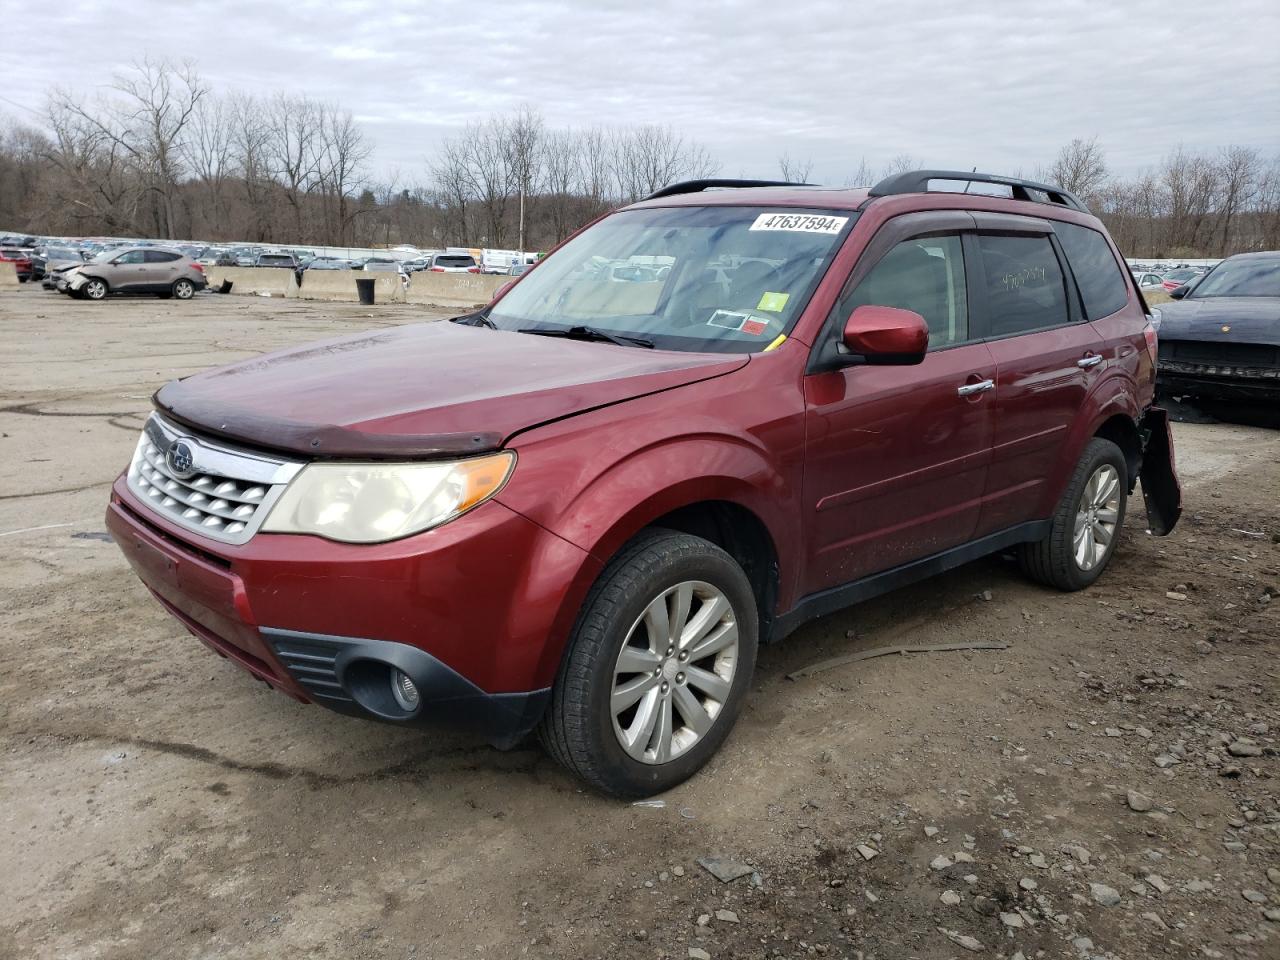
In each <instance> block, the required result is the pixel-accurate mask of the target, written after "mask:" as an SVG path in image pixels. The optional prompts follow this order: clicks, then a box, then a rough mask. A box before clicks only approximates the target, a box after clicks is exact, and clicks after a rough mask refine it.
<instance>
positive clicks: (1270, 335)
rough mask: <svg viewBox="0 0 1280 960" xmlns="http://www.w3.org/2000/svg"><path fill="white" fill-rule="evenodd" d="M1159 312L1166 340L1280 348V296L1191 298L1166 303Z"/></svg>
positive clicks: (1161, 329) (1163, 336) (1162, 337)
mask: <svg viewBox="0 0 1280 960" xmlns="http://www.w3.org/2000/svg"><path fill="white" fill-rule="evenodd" d="M1159 309H1160V337H1161V339H1164V340H1215V341H1219V342H1224V343H1265V344H1274V345H1276V346H1280V297H1206V298H1205V299H1203V300H1198V299H1196V298H1195V297H1191V298H1190V299H1187V300H1175V301H1173V302H1172V303H1162V304H1160V307H1159ZM1223 327H1228V328H1229V329H1227V330H1225V331H1224V330H1223Z"/></svg>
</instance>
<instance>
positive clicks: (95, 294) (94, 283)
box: [80, 277, 107, 300]
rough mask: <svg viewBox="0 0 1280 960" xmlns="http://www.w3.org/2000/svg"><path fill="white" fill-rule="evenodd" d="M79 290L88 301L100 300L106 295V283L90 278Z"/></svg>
mask: <svg viewBox="0 0 1280 960" xmlns="http://www.w3.org/2000/svg"><path fill="white" fill-rule="evenodd" d="M80 289H81V290H82V291H83V292H84V295H85V297H86V298H88V299H89V300H101V299H102V298H103V297H105V296H106V295H107V282H106V281H105V280H99V279H98V278H97V277H91V278H90V279H89V281H88V282H87V283H86V284H85V285H84V286H83V287H81V288H80Z"/></svg>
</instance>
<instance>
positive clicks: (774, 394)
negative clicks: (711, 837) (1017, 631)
mask: <svg viewBox="0 0 1280 960" xmlns="http://www.w3.org/2000/svg"><path fill="white" fill-rule="evenodd" d="M973 183H982V184H985V185H987V189H988V190H989V191H996V190H1000V191H1003V192H1004V193H1006V194H1007V196H981V195H975V194H973V193H969V192H962V191H967V190H968V189H969V186H970V185H971V184H973ZM1155 364H1156V333H1155V330H1154V329H1153V326H1152V323H1151V320H1150V317H1149V316H1148V313H1147V310H1146V306H1145V304H1144V302H1143V299H1142V296H1141V294H1140V293H1139V292H1138V290H1137V288H1136V287H1135V285H1134V283H1133V281H1132V279H1131V278H1130V276H1129V273H1128V271H1127V270H1126V269H1125V265H1124V262H1123V261H1122V260H1121V258H1120V255H1119V253H1118V252H1117V251H1116V249H1115V247H1114V245H1113V244H1112V243H1111V241H1110V240H1109V239H1108V237H1107V235H1106V233H1105V231H1104V230H1103V228H1102V226H1101V224H1100V223H1099V222H1098V220H1096V219H1095V218H1094V217H1092V216H1090V215H1089V213H1088V212H1087V211H1086V209H1085V208H1084V206H1083V204H1081V203H1080V201H1079V200H1077V199H1076V198H1075V197H1074V196H1072V195H1071V194H1070V193H1068V192H1066V191H1064V190H1062V189H1060V188H1058V187H1054V186H1050V185H1046V184H1037V183H1030V182H1027V181H1022V180H1015V179H1011V178H1002V177H995V176H989V175H985V174H976V173H953V172H947V171H917V172H913V173H905V174H901V175H898V176H895V177H892V178H890V179H888V180H885V181H883V182H882V183H880V184H878V185H877V186H875V187H873V188H872V189H870V190H867V189H825V188H821V187H813V186H807V185H794V184H765V183H761V182H758V181H732V180H730V181H726V180H714V181H695V182H691V183H684V184H678V185H675V186H672V187H668V188H666V189H664V190H661V191H659V192H658V193H656V194H654V195H653V196H651V197H649V198H648V199H647V200H645V201H644V202H641V203H637V204H634V205H632V206H630V207H627V208H625V209H623V210H620V211H617V212H614V213H612V214H610V215H608V216H605V217H603V218H602V219H600V220H598V221H597V222H595V223H593V224H591V225H590V226H588V227H586V228H585V229H583V230H582V231H580V232H579V233H578V234H576V235H575V236H573V237H572V238H571V239H569V240H568V241H567V242H565V243H564V244H563V245H562V246H561V247H560V248H559V249H557V250H556V251H555V252H554V253H553V254H552V255H551V256H549V257H548V258H546V259H545V260H544V261H543V262H541V263H539V264H538V265H537V267H536V268H535V269H533V270H531V271H529V272H528V273H527V274H525V275H524V276H523V277H521V278H520V279H519V281H517V282H515V284H514V285H513V286H511V287H509V288H507V289H506V290H505V291H503V292H501V293H500V294H499V295H498V297H497V298H496V299H495V300H494V301H493V302H492V303H491V304H489V305H488V306H487V307H486V308H484V309H483V310H481V311H479V312H477V313H473V314H470V315H467V316H464V317H458V318H456V319H455V320H453V321H452V322H443V323H424V324H420V325H412V326H404V327H399V328H394V329H383V330H378V331H376V332H371V333H362V334H358V335H355V336H348V337H343V338H340V339H336V340H330V341H327V342H324V343H319V344H314V345H310V346H304V347H298V348H296V349H291V350H285V351H282V352H280V353H275V354H271V355H268V356H264V357H260V358H258V359H254V360H247V361H244V362H241V363H237V364H234V365H232V366H229V367H223V368H221V369H217V370H212V371H209V372H207V373H201V374H198V375H196V376H193V377H189V378H187V379H185V380H180V381H176V382H174V383H170V384H168V385H166V386H165V387H163V388H162V389H161V390H160V391H159V392H158V393H157V394H156V396H155V407H156V411H155V413H154V414H153V415H152V416H151V418H150V421H149V422H148V424H147V426H146V429H145V430H144V432H143V434H142V437H141V439H140V440H139V442H138V446H137V450H136V451H135V453H134V456H133V461H132V463H131V464H130V466H129V469H128V471H127V473H125V474H124V475H123V476H122V477H121V478H120V479H119V480H118V481H117V482H116V484H115V487H114V490H113V491H112V496H111V503H110V506H109V507H108V512H107V521H108V524H109V526H110V528H111V530H112V532H113V533H114V535H115V539H116V541H117V542H118V543H119V544H120V547H121V549H123V550H124V552H125V554H126V556H127V557H128V558H129V561H130V563H131V564H132V565H133V567H134V569H135V570H136V571H137V573H138V575H139V576H140V577H141V578H142V580H143V582H144V583H145V584H146V585H147V586H148V587H149V588H150V589H151V591H152V592H153V593H154V594H155V596H156V598H157V599H158V600H159V601H160V602H161V603H162V604H163V605H164V607H165V608H166V609H167V610H168V611H169V612H170V613H171V614H173V615H174V616H175V617H177V618H178V620H180V621H181V622H182V623H183V625H184V626H186V627H187V628H188V629H189V630H190V631H191V632H192V633H193V634H195V635H196V636H197V637H199V638H200V639H201V640H203V641H204V642H205V643H206V644H208V645H209V646H210V647H212V648H213V649H214V650H216V651H217V652H218V653H220V654H222V655H224V656H226V657H230V658H231V659H233V660H234V661H236V662H237V663H239V664H240V665H241V666H243V667H244V668H245V669H247V670H248V671H249V672H251V673H252V674H254V675H255V676H257V677H260V678H261V679H263V680H265V681H266V682H267V683H269V684H271V685H272V686H274V687H276V688H278V689H280V690H283V691H285V692H286V693H289V694H291V695H292V696H294V697H296V698H298V699H299V700H304V701H312V702H315V703H319V704H323V705H324V706H326V707H329V708H331V709H333V710H337V711H340V712H343V713H348V714H351V715H354V716H361V717H373V718H377V719H380V720H384V721H389V722H392V723H401V724H417V723H422V722H427V721H440V720H443V721H447V722H451V723H455V724H461V725H466V726H469V727H471V728H473V729H477V730H479V731H481V732H482V733H483V734H484V735H485V736H487V737H488V739H489V740H490V741H491V742H493V743H495V744H497V745H500V746H502V745H511V744H514V743H515V742H517V741H519V740H521V739H523V738H524V737H525V736H527V735H528V734H529V733H530V732H532V731H534V730H537V731H538V733H539V736H540V738H541V740H542V743H543V744H544V745H545V747H546V749H547V750H548V751H549V752H550V753H551V754H552V755H553V756H554V757H555V758H556V759H558V760H559V761H560V762H561V763H563V764H564V765H565V766H566V767H567V768H568V769H569V770H571V771H572V772H574V773H576V774H577V775H579V776H580V777H582V778H583V779H584V780H586V781H587V782H589V783H590V784H592V785H594V786H595V787H597V788H599V789H601V790H604V791H606V792H609V793H613V794H615V795H619V796H628V797H634V796H642V795H645V794H650V793H654V792H657V791H660V790H663V789H666V788H668V787H670V786H672V785H674V784H676V783H678V782H680V781H681V780H683V779H685V778H686V777H688V776H690V775H691V774H692V773H694V772H695V771H696V770H697V769H698V768H699V767H701V766H702V765H703V764H704V763H706V761H707V759H708V758H709V757H710V756H711V755H712V754H713V753H714V752H715V751H716V749H717V748H718V747H719V746H720V744H721V743H722V742H723V741H724V739H725V737H726V736H727V735H728V733H729V730H730V728H731V727H732V725H733V722H734V719H735V717H736V716H737V714H738V711H739V709H740V708H741V706H742V700H743V697H744V696H745V695H746V693H747V689H748V686H749V683H750V679H751V672H752V668H753V666H754V663H755V657H756V647H757V645H758V644H759V643H762V642H766V641H771V640H778V639H780V638H781V637H784V636H786V635H787V634H788V633H790V632H791V631H793V630H795V629H796V628H797V627H798V626H800V625H801V624H802V623H804V622H805V621H806V620H809V619H811V618H813V617H817V616H821V615H823V614H826V613H830V612H831V611H833V610H836V609H838V608H840V607H844V606H846V605H848V604H851V603H855V602H857V601H860V600H863V599H865V598H867V597H870V596H873V595H875V594H878V593H881V592H883V591H885V590H889V589H892V588H893V587H896V586H898V585H901V584H905V583H908V582H911V581H914V580H918V579H920V578H922V577H926V576H929V575H931V574H934V573H937V572H939V571H942V570H946V569H948V568H950V567H954V566H956V565H958V564H961V563H964V562H966V561H968V560H971V559H974V558H976V557H980V556H982V555H984V554H988V553H991V552H993V551H997V550H1008V549H1015V550H1016V551H1017V553H1018V556H1019V557H1020V558H1021V562H1022V566H1023V568H1024V569H1025V570H1026V572H1027V573H1028V574H1029V575H1031V576H1032V577H1034V578H1035V579H1037V580H1039V581H1041V582H1043V583H1046V584H1048V585H1050V586H1053V587H1057V588H1059V589H1062V590H1076V589H1080V588H1082V587H1085V586H1088V585H1089V584H1090V583H1092V582H1093V581H1094V580H1095V579H1096V578H1097V577H1098V576H1099V574H1101V573H1102V571H1103V569H1104V568H1105V567H1106V565H1107V562H1108V561H1109V560H1110V558H1111V556H1112V553H1113V551H1114V550H1115V546H1116V543H1117V541H1118V539H1119V537H1120V532H1121V528H1122V526H1123V524H1124V518H1125V504H1126V500H1127V497H1128V495H1129V494H1130V493H1132V492H1133V490H1134V486H1135V484H1136V482H1137V480H1138V479H1139V477H1141V479H1142V485H1143V493H1144V496H1145V499H1146V505H1147V526H1148V527H1149V528H1150V529H1151V531H1152V532H1153V533H1156V534H1165V533H1168V532H1169V531H1170V530H1171V529H1172V528H1173V526H1174V524H1175V523H1176V522H1177V519H1178V515H1179V512H1180V509H1181V505H1180V493H1179V487H1178V481H1177V477H1176V474H1175V472H1174V469H1173V457H1172V447H1171V444H1170V442H1169V434H1168V426H1167V420H1166V417H1165V415H1164V413H1163V411H1161V410H1159V409H1158V408H1155V407H1153V406H1152V405H1151V404H1152V395H1153V386H1154V383H1155Z"/></svg>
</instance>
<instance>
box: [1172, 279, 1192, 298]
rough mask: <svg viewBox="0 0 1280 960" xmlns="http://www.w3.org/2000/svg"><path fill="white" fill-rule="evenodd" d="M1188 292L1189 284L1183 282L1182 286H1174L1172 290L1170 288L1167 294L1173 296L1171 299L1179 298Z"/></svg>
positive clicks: (1189, 289)
mask: <svg viewBox="0 0 1280 960" xmlns="http://www.w3.org/2000/svg"><path fill="white" fill-rule="evenodd" d="M1190 292H1191V284H1189V283H1184V284H1183V285H1182V286H1180V287H1174V288H1173V289H1172V290H1170V291H1169V296H1171V297H1173V299H1175V300H1181V299H1182V298H1183V297H1185V296H1186V295H1187V294H1188V293H1190Z"/></svg>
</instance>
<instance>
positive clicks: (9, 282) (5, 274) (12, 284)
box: [0, 260, 18, 290]
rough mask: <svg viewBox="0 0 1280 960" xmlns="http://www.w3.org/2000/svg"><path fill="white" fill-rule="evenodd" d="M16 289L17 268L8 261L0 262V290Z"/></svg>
mask: <svg viewBox="0 0 1280 960" xmlns="http://www.w3.org/2000/svg"><path fill="white" fill-rule="evenodd" d="M17 289H18V268H17V266H16V265H14V264H12V263H10V262H9V261H8V260H0V290H17Z"/></svg>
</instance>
